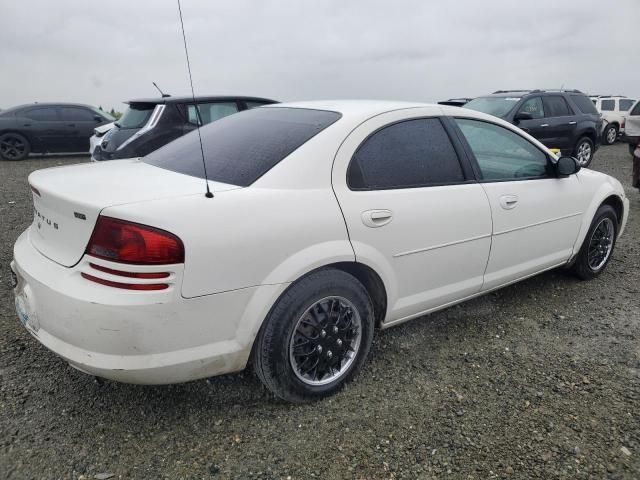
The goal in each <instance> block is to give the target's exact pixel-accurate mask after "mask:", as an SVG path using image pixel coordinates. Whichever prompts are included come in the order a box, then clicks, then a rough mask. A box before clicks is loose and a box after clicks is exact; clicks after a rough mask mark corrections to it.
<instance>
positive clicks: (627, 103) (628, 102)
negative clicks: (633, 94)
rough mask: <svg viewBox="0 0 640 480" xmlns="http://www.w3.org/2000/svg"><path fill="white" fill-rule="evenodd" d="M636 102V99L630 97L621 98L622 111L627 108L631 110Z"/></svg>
mask: <svg viewBox="0 0 640 480" xmlns="http://www.w3.org/2000/svg"><path fill="white" fill-rule="evenodd" d="M634 103H636V101H635V100H631V99H630V98H622V99H620V103H619V104H620V111H621V112H626V111H627V110H629V109H630V108H631V107H632V106H633V104H634Z"/></svg>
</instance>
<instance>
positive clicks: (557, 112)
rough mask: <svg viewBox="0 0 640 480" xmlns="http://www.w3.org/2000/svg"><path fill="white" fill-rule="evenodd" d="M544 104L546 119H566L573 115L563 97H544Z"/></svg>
mask: <svg viewBox="0 0 640 480" xmlns="http://www.w3.org/2000/svg"><path fill="white" fill-rule="evenodd" d="M542 103H543V104H544V116H545V117H566V116H567V115H571V113H570V111H569V106H568V105H567V102H566V101H565V99H564V98H562V97H561V96H555V95H554V96H549V97H543V99H542Z"/></svg>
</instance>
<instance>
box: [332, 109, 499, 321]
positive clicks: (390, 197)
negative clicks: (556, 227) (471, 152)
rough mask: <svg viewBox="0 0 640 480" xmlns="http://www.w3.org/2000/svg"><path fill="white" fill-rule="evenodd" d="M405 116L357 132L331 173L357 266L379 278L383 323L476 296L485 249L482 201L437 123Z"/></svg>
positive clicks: (486, 218) (487, 221)
mask: <svg viewBox="0 0 640 480" xmlns="http://www.w3.org/2000/svg"><path fill="white" fill-rule="evenodd" d="M427 112H430V113H431V115H433V110H426V109H425V113H427ZM439 112H440V110H439V109H438V113H439ZM411 115H412V117H410V118H408V117H409V114H408V113H407V111H397V112H390V113H387V114H383V115H379V116H377V117H375V118H372V119H370V120H368V121H366V122H364V123H363V124H361V125H360V126H359V127H357V128H356V129H355V130H354V131H353V132H352V133H351V134H350V135H349V137H347V139H346V140H345V141H344V142H343V144H342V145H341V147H340V149H339V150H338V153H337V155H336V159H335V163H334V168H333V174H332V178H333V186H334V189H335V193H336V195H337V198H338V201H339V203H340V206H341V208H342V211H343V214H344V217H345V221H346V223H347V228H348V231H349V237H350V240H351V243H352V245H353V248H354V251H355V255H356V259H357V260H359V261H362V262H363V263H366V264H369V265H371V266H372V267H374V268H375V269H376V271H379V272H382V274H383V275H384V277H385V280H386V282H385V283H386V285H387V286H388V288H389V290H390V291H389V292H387V293H388V298H389V306H388V315H387V321H388V322H394V321H397V320H401V319H404V318H407V317H410V316H412V315H416V314H419V313H420V312H423V311H426V310H429V309H432V308H434V307H437V306H441V305H444V304H447V303H450V302H452V301H455V300H458V299H461V298H464V297H467V296H469V295H472V294H474V293H477V292H478V291H479V290H480V288H481V286H482V277H483V273H484V269H485V266H486V262H487V258H488V255H489V247H490V236H491V212H490V208H489V203H488V201H487V197H486V195H485V193H484V191H483V190H482V187H481V186H480V185H479V184H478V183H476V181H475V180H474V179H473V178H472V173H471V170H470V167H469V166H468V164H465V163H463V161H461V160H462V159H463V157H464V156H463V155H461V154H460V152H461V151H459V150H457V149H456V147H454V144H453V143H452V141H451V137H450V134H449V131H448V130H447V127H446V122H444V121H442V120H441V119H440V118H434V117H431V118H426V117H425V118H420V117H419V115H420V110H419V109H412V113H411ZM416 117H418V118H416ZM464 161H466V159H465V160H464Z"/></svg>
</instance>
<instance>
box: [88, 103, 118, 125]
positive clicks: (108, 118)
mask: <svg viewBox="0 0 640 480" xmlns="http://www.w3.org/2000/svg"><path fill="white" fill-rule="evenodd" d="M91 110H93V111H94V112H96V113H97V114H98V115H100V116H102V117H104V118H106V119H107V120H109V121H110V122H113V121H114V120H115V118H113V117H112V116H111V115H110V114H108V113H107V112H103V111H102V110H100V109H98V108H95V107H91Z"/></svg>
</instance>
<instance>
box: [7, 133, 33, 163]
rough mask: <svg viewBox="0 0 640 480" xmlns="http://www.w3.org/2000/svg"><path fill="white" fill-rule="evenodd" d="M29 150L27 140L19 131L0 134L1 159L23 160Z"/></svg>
mask: <svg viewBox="0 0 640 480" xmlns="http://www.w3.org/2000/svg"><path fill="white" fill-rule="evenodd" d="M30 151H31V147H30V145H29V141H28V140H27V139H26V138H25V137H23V136H22V135H20V134H19V133H5V134H3V135H0V158H1V159H2V160H24V159H25V158H27V156H28V155H29V152H30Z"/></svg>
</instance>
